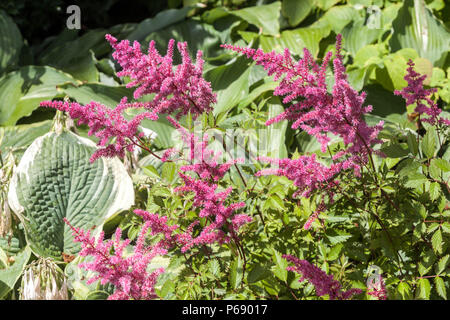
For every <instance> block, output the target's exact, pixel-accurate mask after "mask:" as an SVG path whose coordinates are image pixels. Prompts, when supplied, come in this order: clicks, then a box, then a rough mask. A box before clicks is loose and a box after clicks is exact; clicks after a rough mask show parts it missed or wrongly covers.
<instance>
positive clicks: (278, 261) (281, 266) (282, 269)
mask: <svg viewBox="0 0 450 320" xmlns="http://www.w3.org/2000/svg"><path fill="white" fill-rule="evenodd" d="M272 252H273V255H272V261H273V262H274V263H275V266H273V267H272V271H273V273H274V274H275V276H276V277H277V278H278V279H280V280H281V281H283V282H286V281H287V276H288V272H287V270H286V268H287V267H288V262H287V261H286V259H284V258H283V256H282V254H281V253H280V252H278V251H277V250H275V249H272Z"/></svg>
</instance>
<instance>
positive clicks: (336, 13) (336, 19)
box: [312, 5, 358, 33]
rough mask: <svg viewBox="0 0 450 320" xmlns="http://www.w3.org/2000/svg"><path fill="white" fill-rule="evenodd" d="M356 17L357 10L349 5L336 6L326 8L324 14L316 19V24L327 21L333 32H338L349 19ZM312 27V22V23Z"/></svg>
mask: <svg viewBox="0 0 450 320" xmlns="http://www.w3.org/2000/svg"><path fill="white" fill-rule="evenodd" d="M357 18H358V12H357V11H356V9H355V8H354V7H353V6H351V5H344V6H336V7H333V8H331V9H330V10H327V11H326V12H325V14H324V15H323V16H322V17H321V18H320V19H319V20H318V21H316V24H319V25H320V23H323V22H325V23H327V24H328V25H329V26H330V27H331V28H332V30H333V31H334V32H335V33H340V32H341V31H342V29H344V27H345V26H346V25H347V24H349V23H350V22H351V21H353V20H355V19H357ZM312 26H313V27H314V24H313V25H312Z"/></svg>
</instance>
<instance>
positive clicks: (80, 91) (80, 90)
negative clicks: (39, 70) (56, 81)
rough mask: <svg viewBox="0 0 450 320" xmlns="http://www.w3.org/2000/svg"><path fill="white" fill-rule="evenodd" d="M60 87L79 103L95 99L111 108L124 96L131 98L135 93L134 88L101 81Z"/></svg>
mask: <svg viewBox="0 0 450 320" xmlns="http://www.w3.org/2000/svg"><path fill="white" fill-rule="evenodd" d="M60 89H61V90H62V91H64V93H65V94H66V95H68V96H69V97H71V98H72V99H74V100H76V101H77V102H78V103H81V104H87V103H89V102H91V101H95V102H98V103H101V104H104V105H105V106H107V107H109V108H115V107H116V105H117V104H119V102H120V100H121V99H122V98H123V97H125V96H126V97H129V98H131V97H132V95H133V90H132V89H127V88H125V86H108V85H105V84H100V83H85V84H81V85H72V84H65V85H62V86H60Z"/></svg>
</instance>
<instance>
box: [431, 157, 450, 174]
mask: <svg viewBox="0 0 450 320" xmlns="http://www.w3.org/2000/svg"><path fill="white" fill-rule="evenodd" d="M431 163H432V164H434V165H435V166H436V167H438V168H439V169H441V170H442V172H449V171H450V162H449V161H447V160H445V159H441V158H436V159H431Z"/></svg>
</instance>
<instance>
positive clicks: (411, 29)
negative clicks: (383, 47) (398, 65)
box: [389, 0, 450, 67]
mask: <svg viewBox="0 0 450 320" xmlns="http://www.w3.org/2000/svg"><path fill="white" fill-rule="evenodd" d="M392 27H393V29H394V32H393V34H392V37H391V39H390V40H389V45H390V46H391V48H392V50H393V51H394V52H395V51H397V50H399V49H401V48H413V49H415V50H416V51H417V52H418V53H419V56H420V57H422V58H427V59H428V60H430V61H431V62H432V63H433V65H434V66H437V67H442V65H443V62H444V61H445V57H446V56H447V53H448V51H449V50H450V40H449V39H450V35H449V32H448V31H447V30H446V29H445V27H444V26H443V25H442V23H441V22H439V21H438V20H437V19H436V18H435V17H434V15H433V13H432V12H431V11H430V10H429V9H428V8H427V7H426V5H425V1H423V0H406V1H405V2H404V3H403V7H402V8H401V9H400V11H399V12H398V14H397V18H396V19H395V20H394V21H393V22H392Z"/></svg>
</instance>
